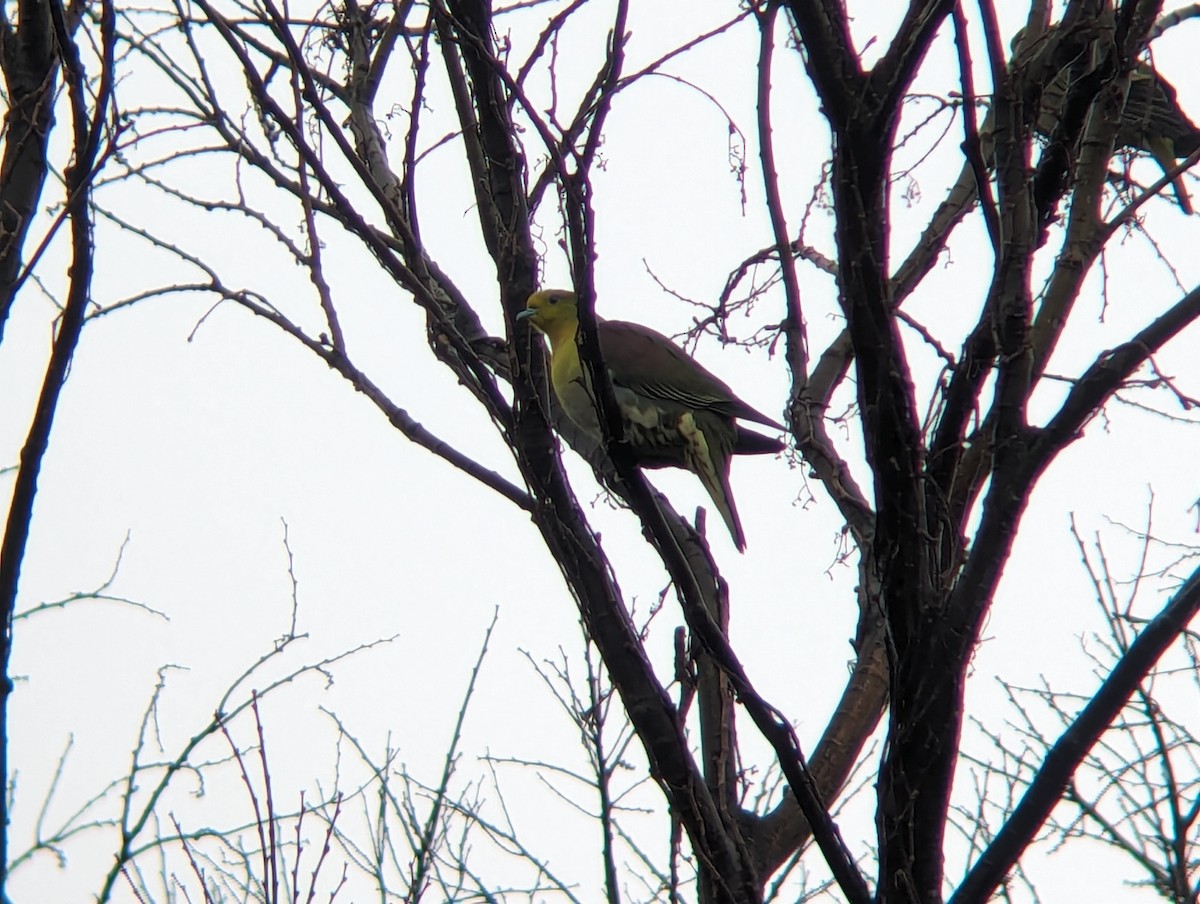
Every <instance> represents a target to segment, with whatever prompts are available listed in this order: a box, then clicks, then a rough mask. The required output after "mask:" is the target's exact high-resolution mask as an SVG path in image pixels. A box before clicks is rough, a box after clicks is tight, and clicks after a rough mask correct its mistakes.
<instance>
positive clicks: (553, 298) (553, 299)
mask: <svg viewBox="0 0 1200 904" xmlns="http://www.w3.org/2000/svg"><path fill="white" fill-rule="evenodd" d="M550 304H558V296H557V295H551V296H550Z"/></svg>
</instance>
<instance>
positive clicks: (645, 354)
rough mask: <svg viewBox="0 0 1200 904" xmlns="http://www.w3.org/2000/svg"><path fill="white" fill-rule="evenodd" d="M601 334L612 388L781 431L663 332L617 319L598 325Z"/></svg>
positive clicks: (603, 353)
mask: <svg viewBox="0 0 1200 904" xmlns="http://www.w3.org/2000/svg"><path fill="white" fill-rule="evenodd" d="M599 329H600V352H601V354H602V355H603V356H604V361H605V364H607V365H608V369H609V373H610V374H611V376H612V380H613V383H614V384H616V385H618V386H622V387H625V388H627V389H629V390H630V391H632V392H635V393H637V394H638V395H641V396H645V397H646V398H649V399H653V400H655V401H660V402H673V403H676V404H678V405H681V406H683V407H684V408H689V409H697V410H709V411H714V412H717V413H719V414H722V415H724V416H726V417H730V418H743V419H745V420H749V421H756V422H758V423H760V424H765V425H766V426H769V427H775V428H776V429H778V430H782V429H784V427H783V425H782V424H779V423H777V422H776V421H774V420H772V419H771V418H769V417H767V416H766V415H765V414H763V413H762V412H761V411H758V410H756V409H755V408H753V407H751V406H750V405H747V404H746V403H745V402H743V401H742V400H741V399H739V398H738V397H737V396H735V395H734V394H733V390H732V389H730V388H729V387H728V386H727V385H725V383H724V382H722V381H721V380H720V379H719V378H717V377H716V376H714V375H713V374H711V373H709V372H708V371H707V370H706V369H705V368H704V367H703V366H701V365H700V363H699V362H697V361H696V360H694V359H693V358H691V357H689V356H688V355H687V354H686V353H685V352H684V351H683V349H681V348H680V347H679V346H677V345H676V344H675V343H674V342H672V341H671V340H670V339H668V338H667V337H666V336H664V335H662V333H658V332H656V331H654V330H652V329H650V328H649V327H645V326H642V325H641V324H638V323H626V322H624V321H620V320H605V321H601V323H600V324H599Z"/></svg>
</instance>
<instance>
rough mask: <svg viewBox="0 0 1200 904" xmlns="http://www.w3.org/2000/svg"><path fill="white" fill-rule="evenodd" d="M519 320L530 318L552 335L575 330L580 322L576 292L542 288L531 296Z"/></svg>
mask: <svg viewBox="0 0 1200 904" xmlns="http://www.w3.org/2000/svg"><path fill="white" fill-rule="evenodd" d="M517 319H518V320H528V321H529V322H530V323H531V324H533V325H534V326H535V327H536V328H537V329H538V330H540V331H541V332H543V333H545V334H546V335H547V336H549V337H550V339H551V341H554V340H555V339H557V338H558V336H559V334H564V333H568V332H569V333H571V334H572V335H573V334H574V332H575V327H576V326H577V325H578V323H579V308H578V306H577V303H576V301H575V293H574V292H569V291H567V290H566V289H542V291H540V292H534V293H533V294H532V295H530V296H529V301H527V302H525V310H523V311H522V312H521V313H520V314H518V315H517Z"/></svg>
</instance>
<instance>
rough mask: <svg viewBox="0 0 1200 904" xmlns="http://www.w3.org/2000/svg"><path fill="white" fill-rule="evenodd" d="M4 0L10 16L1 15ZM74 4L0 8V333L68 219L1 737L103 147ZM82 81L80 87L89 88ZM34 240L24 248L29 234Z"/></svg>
mask: <svg viewBox="0 0 1200 904" xmlns="http://www.w3.org/2000/svg"><path fill="white" fill-rule="evenodd" d="M10 7H15V11H16V15H15V17H12V16H11V13H10ZM81 12H82V10H81V8H80V7H77V6H75V5H71V6H70V7H68V6H65V5H64V4H62V3H57V2H55V3H37V2H21V3H17V4H5V5H4V6H3V7H0V70H3V72H4V80H5V87H6V95H5V102H6V107H7V113H6V117H5V130H4V154H3V159H2V160H0V342H2V341H3V339H4V331H5V325H6V324H7V322H8V320H9V315H10V313H11V311H12V308H13V305H14V303H15V301H16V299H17V295H18V293H19V292H20V291H21V289H22V288H23V287H24V286H25V285H26V284H27V283H29V282H31V281H32V280H33V272H34V265H35V263H36V261H37V258H38V257H39V256H40V255H41V254H42V253H43V252H44V251H45V248H46V246H47V245H48V244H49V243H50V241H51V239H52V238H53V237H54V235H55V233H56V232H58V231H59V229H60V227H61V226H63V225H64V224H68V225H69V227H70V247H71V263H70V271H69V287H68V289H67V293H66V298H65V301H64V303H63V305H62V310H61V318H60V319H59V321H58V329H57V335H56V336H55V339H54V343H53V347H52V349H51V352H50V356H49V360H48V361H47V362H46V363H45V370H44V375H43V377H42V380H41V388H40V391H39V392H38V397H37V405H36V410H35V412H34V414H33V418H32V423H31V424H29V427H28V431H27V433H25V439H24V443H23V445H22V447H21V456H20V466H19V468H18V469H17V472H16V476H15V480H14V484H13V488H12V495H11V498H10V501H9V505H8V517H7V518H6V522H5V526H4V539H3V543H2V544H0V611H2V612H3V615H4V636H3V639H2V640H0V662H3V666H4V682H3V684H0V737H4V738H7V719H8V696H9V692H10V690H11V688H12V682H11V679H10V677H9V674H10V673H9V656H10V653H11V651H12V624H13V616H14V613H15V608H16V600H17V589H18V582H19V577H20V572H21V562H22V560H23V559H24V556H25V549H26V544H27V542H28V538H29V531H30V526H31V519H32V515H33V505H34V498H35V496H36V494H37V485H38V475H39V473H40V471H41V465H42V459H43V457H44V456H45V454H46V448H47V445H48V443H49V440H50V433H51V429H52V427H53V424H54V418H55V414H56V412H57V409H58V400H59V396H60V394H61V392H62V388H63V384H64V382H65V381H66V377H67V372H68V369H69V367H70V365H71V359H72V357H73V356H74V353H75V348H76V345H77V344H78V341H79V335H80V331H81V330H82V328H83V322H84V318H85V316H86V308H87V301H88V292H89V290H90V288H91V274H92V258H93V252H94V248H93V239H92V219H91V216H92V211H91V188H92V182H93V179H94V178H95V175H96V172H97V171H98V169H99V168H100V167H101V166H102V164H103V162H104V160H105V158H106V157H107V155H108V153H109V151H110V150H111V141H112V140H113V138H114V135H115V129H114V126H113V122H112V118H111V117H112V112H113V111H112V109H111V107H110V104H111V102H112V88H113V85H112V75H113V68H114V67H113V59H112V50H113V41H114V35H115V25H114V13H113V8H112V5H111V4H108V3H104V4H100V5H98V7H97V10H96V14H97V19H98V20H99V23H100V24H99V28H98V29H97V30H96V34H95V37H96V39H97V42H96V44H95V45H94V48H95V49H96V50H97V51H98V56H99V59H98V60H95V61H94V62H95V65H94V67H93V77H92V79H91V84H89V72H88V68H87V65H86V63H85V62H84V60H83V59H82V57H83V54H82V52H81V49H80V46H79V45H78V44H77V42H76V31H77V28H78V25H79V18H80V15H81ZM59 70H61V73H62V82H63V86H64V87H65V89H66V92H67V103H66V108H67V115H68V117H69V122H70V125H71V136H70V139H69V148H70V150H69V157H68V160H69V162H68V163H67V165H66V167H65V169H64V170H63V172H62V176H61V182H62V185H61V188H62V193H61V196H60V197H58V198H57V199H56V204H57V205H60V209H59V212H58V214H57V215H56V216H55V218H54V220H53V221H52V222H51V223H50V224H49V225H48V226H47V227H46V230H45V233H44V234H43V235H40V236H39V235H38V232H37V231H36V230H35V229H34V226H35V223H37V217H36V212H37V206H38V203H39V201H40V200H41V199H42V191H43V188H44V185H45V182H46V178H47V175H48V174H49V172H50V170H51V167H52V165H53V163H54V162H55V161H54V155H53V154H52V152H51V147H50V135H51V130H52V125H53V122H54V106H55V95H56V93H57V91H58V87H59V83H58V79H59V75H60V72H59ZM89 89H90V90H89ZM31 236H37V237H38V238H39V240H40V241H39V245H38V247H36V249H35V250H34V251H33V253H30V250H31V249H30V247H29V246H30V244H31V243H30V238H31ZM7 751H8V745H7V743H4V744H2V745H0V768H3V772H4V774H5V775H6V776H7V775H8V774H9V768H8V758H7ZM7 825H8V795H7V794H5V795H4V800H3V801H2V802H0V827H6V826H7ZM6 840H7V832H6V831H0V864H6V863H7V862H8V849H7V846H6ZM2 885H3V883H2V881H0V887H2Z"/></svg>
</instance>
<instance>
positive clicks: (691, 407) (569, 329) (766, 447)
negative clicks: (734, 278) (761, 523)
mask: <svg viewBox="0 0 1200 904" xmlns="http://www.w3.org/2000/svg"><path fill="white" fill-rule="evenodd" d="M517 319H518V320H528V321H529V323H530V324H532V325H533V327H534V328H536V329H537V330H538V331H539V332H541V333H542V334H544V335H545V336H546V338H547V339H548V340H549V342H550V385H551V386H552V387H553V389H554V395H555V398H557V399H558V402H559V405H560V406H561V407H562V410H563V412H564V413H565V414H566V415H567V417H568V418H569V419H570V420H571V421H572V422H573V423H574V424H575V425H576V426H577V427H579V428H580V429H581V430H583V431H584V432H585V433H587V434H588V435H589V436H591V437H593V438H595V439H597V440H602V439H603V434H602V431H601V428H600V418H599V413H598V408H597V402H596V398H595V395H594V394H593V392H592V388H591V386H590V385H589V379H588V377H587V375H586V372H585V371H584V369H583V367H582V366H581V363H580V358H579V344H578V338H577V337H578V329H579V303H578V300H577V297H576V295H575V293H574V292H571V291H568V290H565V289H542V290H541V291H539V292H534V293H533V294H532V295H530V296H529V300H528V302H527V303H526V307H525V310H523V311H521V313H519V314H518V315H517ZM597 330H598V333H599V340H600V356H601V358H602V359H603V363H604V365H605V367H606V369H607V371H608V376H609V379H610V380H611V382H612V387H613V395H614V396H615V397H616V400H617V406H618V408H619V409H620V412H621V422H622V432H623V441H624V442H625V443H626V444H627V445H628V448H629V449H630V450H631V451H632V453H633V457H634V461H635V462H636V464H638V465H639V466H641V467H645V468H662V467H679V468H685V469H687V470H689V471H691V472H693V473H694V474H696V476H697V477H699V478H700V482H701V483H702V484H703V485H704V488H705V489H706V490H707V491H708V494H709V496H711V497H712V501H713V503H714V504H715V505H716V507H717V511H718V512H720V514H721V518H722V520H723V521H724V522H725V525H726V527H728V528H729V533H730V536H731V537H732V538H733V542H734V545H735V546H736V547H737V549H738V551H739V552H744V551H745V549H746V534H745V532H744V531H743V529H742V523H741V519H740V518H739V517H738V512H737V506H736V505H735V504H734V501H733V492H732V490H731V488H730V485H729V464H730V457H731V456H732V455H735V454H745V455H755V454H769V453H773V452H780V451H782V450H783V448H784V444H783V443H782V442H781V441H780V440H778V439H776V438H774V437H770V436H765V435H763V434H762V433H757V432H755V431H753V430H747V429H746V428H744V427H740V426H739V425H738V424H737V423H736V421H737V420H738V419H741V420H747V421H754V422H755V423H758V424H762V425H764V426H767V427H772V428H774V429H776V430H781V431H782V430H784V429H785V428H784V426H783V425H782V424H780V423H779V422H777V421H775V420H773V419H772V418H770V417H768V416H767V415H765V414H763V413H762V412H761V411H758V410H757V409H755V408H753V407H751V406H750V405H749V404H747V403H746V402H743V401H742V400H741V399H739V398H738V397H737V396H736V395H734V394H733V390H732V389H730V388H729V387H728V386H727V385H726V384H725V383H723V382H722V381H721V380H720V379H718V378H717V377H715V376H714V375H713V374H711V373H709V372H708V371H707V370H706V369H705V368H704V367H702V366H701V365H700V364H699V363H697V362H696V361H695V360H694V359H693V358H691V357H690V356H689V355H688V354H687V353H686V352H684V351H683V349H681V348H680V347H679V346H678V345H676V344H675V343H674V342H672V341H671V340H670V339H668V338H667V337H666V336H664V335H662V334H661V333H658V332H655V331H654V330H652V329H650V328H649V327H646V326H643V325H641V324H639V323H627V322H625V321H621V320H602V319H600V318H597Z"/></svg>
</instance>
